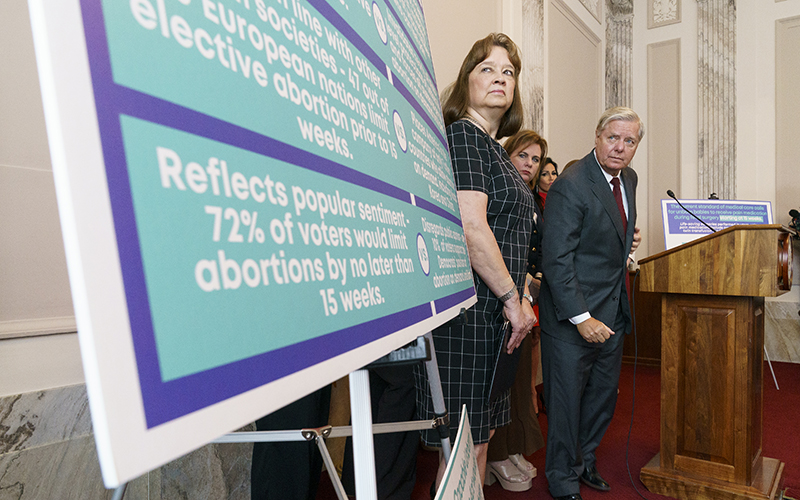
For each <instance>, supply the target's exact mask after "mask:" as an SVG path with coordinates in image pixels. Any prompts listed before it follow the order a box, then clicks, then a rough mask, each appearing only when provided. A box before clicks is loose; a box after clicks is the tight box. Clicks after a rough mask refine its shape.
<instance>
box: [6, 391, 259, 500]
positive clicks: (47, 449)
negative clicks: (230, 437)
mask: <svg viewBox="0 0 800 500" xmlns="http://www.w3.org/2000/svg"><path fill="white" fill-rule="evenodd" d="M248 430H254V428H253V429H248ZM251 450H252V445H251V444H217V445H208V446H204V447H202V448H200V449H199V450H196V451H194V452H193V453H190V454H189V455H186V456H184V457H181V458H180V459H178V460H176V461H174V462H170V463H169V464H167V465H165V466H163V467H161V468H159V469H156V470H154V471H152V472H150V473H148V474H146V475H144V476H142V477H140V478H138V479H136V480H134V481H132V482H131V483H130V484H129V485H128V488H127V490H126V491H125V496H124V499H125V500H157V499H164V500H167V499H169V500H173V499H176V498H202V499H231V500H234V499H242V500H248V499H249V498H250V455H251ZM112 495H113V491H111V490H106V489H105V487H104V486H103V481H102V478H101V475H100V466H99V464H98V461H97V452H96V450H95V443H94V438H93V436H92V425H91V418H90V415H89V403H88V400H87V397H86V389H85V386H83V385H73V386H68V387H60V388H56V389H50V390H47V391H40V392H31V393H26V394H19V395H15V396H10V397H6V398H0V500H37V499H54V498H58V499H76V500H78V499H80V500H94V499H110V498H111V497H112Z"/></svg>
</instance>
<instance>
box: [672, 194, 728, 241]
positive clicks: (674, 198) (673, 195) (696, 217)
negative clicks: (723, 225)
mask: <svg viewBox="0 0 800 500" xmlns="http://www.w3.org/2000/svg"><path fill="white" fill-rule="evenodd" d="M667 195H668V196H669V197H670V198H672V199H673V200H675V201H677V202H678V205H680V207H681V208H682V209H684V210H685V211H686V213H688V214H689V215H691V216H692V217H694V218H695V219H697V220H699V221H700V222H701V223H702V224H703V225H704V226H706V227H707V228H709V229H710V230H711V232H712V233H716V232H717V230H716V229H714V228H713V227H711V226H709V225H708V224H706V222H705V221H704V220H703V219H701V218H700V217H698V216H696V215H695V214H693V213H692V211H691V210H689V209H688V208H686V207H684V206H683V205H682V204H681V202H680V201H678V198H676V197H675V193H673V192H672V190H671V189H667Z"/></svg>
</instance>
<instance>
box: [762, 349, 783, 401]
mask: <svg viewBox="0 0 800 500" xmlns="http://www.w3.org/2000/svg"><path fill="white" fill-rule="evenodd" d="M764 356H766V357H767V364H768V365H769V371H771V372H772V381H773V382H775V389H777V390H779V391H780V390H781V388H780V387H778V379H777V378H775V370H773V369H772V360H770V359H769V353H768V352H767V346H764Z"/></svg>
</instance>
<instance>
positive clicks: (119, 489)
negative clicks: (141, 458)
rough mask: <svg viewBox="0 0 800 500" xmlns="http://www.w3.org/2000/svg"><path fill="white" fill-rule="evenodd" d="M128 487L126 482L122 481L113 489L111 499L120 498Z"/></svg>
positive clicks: (116, 499) (119, 499) (117, 499)
mask: <svg viewBox="0 0 800 500" xmlns="http://www.w3.org/2000/svg"><path fill="white" fill-rule="evenodd" d="M127 488H128V483H123V484H121V485H119V486H117V488H116V489H115V490H114V495H113V496H112V497H111V500H122V497H124V496H125V490H126V489H127Z"/></svg>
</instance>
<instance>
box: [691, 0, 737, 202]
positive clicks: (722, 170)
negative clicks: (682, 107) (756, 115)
mask: <svg viewBox="0 0 800 500" xmlns="http://www.w3.org/2000/svg"><path fill="white" fill-rule="evenodd" d="M697 59H698V63H697V64H698V75H697V79H698V98H697V101H698V102H697V109H698V179H697V186H698V187H697V197H698V198H706V197H707V196H708V195H709V194H710V193H717V195H718V196H719V198H720V199H729V200H733V199H736V74H735V71H736V1H735V0H697Z"/></svg>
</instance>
